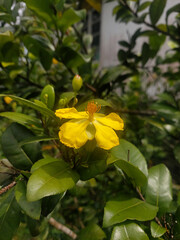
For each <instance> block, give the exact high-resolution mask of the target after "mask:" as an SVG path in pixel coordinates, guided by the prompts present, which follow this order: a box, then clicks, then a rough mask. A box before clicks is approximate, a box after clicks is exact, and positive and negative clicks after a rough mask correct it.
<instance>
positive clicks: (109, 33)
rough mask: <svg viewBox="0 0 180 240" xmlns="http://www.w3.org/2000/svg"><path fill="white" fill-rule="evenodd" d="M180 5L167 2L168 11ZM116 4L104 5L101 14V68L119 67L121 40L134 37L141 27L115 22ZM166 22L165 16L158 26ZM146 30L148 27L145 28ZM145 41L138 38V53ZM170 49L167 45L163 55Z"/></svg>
mask: <svg viewBox="0 0 180 240" xmlns="http://www.w3.org/2000/svg"><path fill="white" fill-rule="evenodd" d="M177 3H180V0H167V4H166V9H169V8H170V7H171V6H174V5H175V4H177ZM116 5H117V3H116V2H110V3H103V5H102V12H101V14H102V15H101V39H100V66H101V67H108V66H114V65H117V64H118V63H119V62H118V59H117V52H118V50H119V49H120V45H119V44H118V42H119V41H121V40H127V39H128V37H127V36H128V34H127V33H129V34H130V35H132V34H133V33H134V32H135V30H136V29H137V28H139V27H141V26H142V25H141V26H140V25H136V24H134V23H128V24H124V23H119V22H116V21H115V16H112V11H113V8H114V6H116ZM173 18H174V15H173V14H172V15H170V18H169V22H172V21H173V20H174V19H173ZM163 22H165V14H163V16H162V17H161V19H160V20H159V21H158V24H160V23H163ZM145 28H146V27H145ZM143 41H144V39H142V38H138V41H137V46H136V49H137V53H138V51H140V49H141V48H140V47H141V46H142V42H143ZM166 49H168V46H167V43H166V44H165V45H164V47H163V49H162V51H161V55H162V54H163V53H164V52H165V51H166Z"/></svg>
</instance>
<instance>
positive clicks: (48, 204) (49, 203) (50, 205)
mask: <svg viewBox="0 0 180 240" xmlns="http://www.w3.org/2000/svg"><path fill="white" fill-rule="evenodd" d="M64 195H65V192H63V193H61V194H58V195H53V196H48V197H45V198H43V199H42V215H43V216H45V217H46V216H47V215H48V214H50V213H51V212H52V211H53V210H54V208H55V207H56V205H57V204H58V203H59V201H60V200H61V199H62V198H63V197H64Z"/></svg>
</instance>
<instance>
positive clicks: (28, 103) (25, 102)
mask: <svg viewBox="0 0 180 240" xmlns="http://www.w3.org/2000/svg"><path fill="white" fill-rule="evenodd" d="M6 96H8V97H10V98H12V99H13V100H15V101H17V102H18V103H20V104H22V105H26V106H27V107H30V108H33V109H35V110H37V111H39V112H41V113H42V114H43V115H46V116H49V117H51V118H54V119H56V116H55V114H54V112H53V111H51V110H50V109H48V108H45V107H41V106H39V105H38V104H36V103H33V102H31V101H29V100H26V99H24V98H20V97H17V96H14V95H6V94H0V97H6Z"/></svg>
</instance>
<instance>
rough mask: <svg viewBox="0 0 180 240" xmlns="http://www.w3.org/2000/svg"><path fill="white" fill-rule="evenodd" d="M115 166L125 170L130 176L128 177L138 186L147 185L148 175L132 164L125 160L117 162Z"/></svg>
mask: <svg viewBox="0 0 180 240" xmlns="http://www.w3.org/2000/svg"><path fill="white" fill-rule="evenodd" d="M115 166H116V167H117V168H118V169H121V170H123V171H124V172H125V173H126V174H127V175H128V177H129V178H130V179H132V180H133V181H134V182H135V184H136V186H141V187H142V186H144V185H145V184H146V183H147V177H146V175H145V174H144V173H143V172H141V171H140V170H139V169H138V168H137V167H136V166H134V165H133V164H132V163H130V162H127V161H124V160H119V161H116V163H115Z"/></svg>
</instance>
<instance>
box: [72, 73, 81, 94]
mask: <svg viewBox="0 0 180 240" xmlns="http://www.w3.org/2000/svg"><path fill="white" fill-rule="evenodd" d="M82 84H83V81H82V78H81V77H80V76H79V75H75V76H74V78H73V80H72V87H73V90H74V91H75V92H78V91H79V90H80V88H81V87H82Z"/></svg>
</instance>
